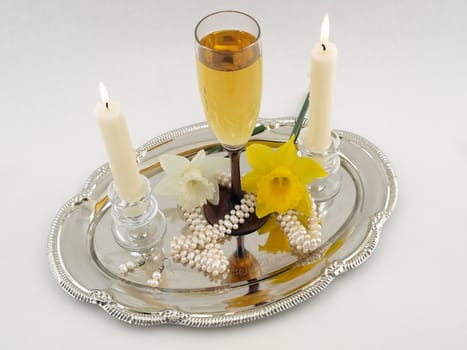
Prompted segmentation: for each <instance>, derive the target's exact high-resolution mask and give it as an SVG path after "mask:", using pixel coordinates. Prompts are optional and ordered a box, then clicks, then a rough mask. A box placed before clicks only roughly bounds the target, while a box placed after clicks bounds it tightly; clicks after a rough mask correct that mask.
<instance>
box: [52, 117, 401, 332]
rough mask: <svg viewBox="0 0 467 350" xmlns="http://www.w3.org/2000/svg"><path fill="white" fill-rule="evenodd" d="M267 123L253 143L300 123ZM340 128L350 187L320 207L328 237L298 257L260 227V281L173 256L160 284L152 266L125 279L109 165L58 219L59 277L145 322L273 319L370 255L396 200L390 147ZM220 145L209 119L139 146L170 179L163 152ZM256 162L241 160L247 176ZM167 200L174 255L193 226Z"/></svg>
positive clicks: (119, 313)
mask: <svg viewBox="0 0 467 350" xmlns="http://www.w3.org/2000/svg"><path fill="white" fill-rule="evenodd" d="M258 122H259V123H261V124H263V125H265V126H266V130H265V131H264V132H262V133H260V134H258V135H255V136H254V137H252V140H255V141H257V142H267V143H272V144H280V143H281V142H285V141H286V140H287V138H288V136H289V135H290V131H291V129H292V126H293V123H294V119H280V120H279V119H270V120H266V119H260V120H259V121H258ZM337 134H338V135H339V137H340V138H341V147H340V156H341V163H342V170H343V182H342V189H341V191H340V192H339V194H338V195H337V196H336V197H335V198H334V199H333V200H332V201H329V202H326V203H321V204H319V205H318V211H319V214H320V215H321V216H322V218H323V227H322V234H323V239H322V244H321V246H320V247H319V248H318V249H317V250H315V251H314V252H313V253H312V254H310V255H308V256H305V257H303V256H301V257H299V256H296V255H293V254H291V253H289V252H281V251H279V252H272V249H265V247H270V246H271V245H268V238H269V233H263V234H258V233H253V234H250V235H248V236H246V239H245V242H246V247H247V249H248V250H249V251H250V252H251V253H252V254H253V255H254V256H255V257H256V259H257V260H258V261H259V263H260V265H261V270H262V276H261V277H260V278H258V279H257V280H255V281H254V282H251V281H250V282H247V281H242V282H236V283H228V282H219V281H217V282H216V281H212V280H210V279H209V278H207V277H206V276H204V275H203V274H201V273H199V272H196V271H194V270H191V269H190V268H188V267H185V266H183V265H181V264H179V263H175V262H173V261H172V260H171V259H170V258H169V259H166V263H165V265H166V268H165V270H164V271H163V276H162V279H161V285H160V287H159V288H157V289H153V288H151V287H149V286H148V285H147V284H146V280H147V279H148V276H150V272H151V271H149V270H146V269H145V268H144V267H143V268H141V269H138V270H137V271H135V272H134V273H131V274H128V275H126V276H124V275H122V274H120V273H119V271H118V266H119V264H121V263H123V262H125V261H127V260H128V258H129V256H128V253H126V252H125V251H123V250H122V249H121V248H120V247H119V246H117V245H116V243H115V242H114V241H113V239H112V235H111V233H110V215H109V211H108V209H109V207H110V203H109V202H108V198H107V195H106V189H107V186H108V184H109V183H110V181H111V173H110V170H109V167H108V165H104V166H102V167H100V168H98V169H97V170H96V171H95V172H94V173H93V174H92V175H91V176H90V177H89V178H88V180H87V181H86V183H85V184H84V186H83V189H82V190H81V192H79V193H78V194H77V195H76V196H74V197H73V198H71V199H70V200H69V201H68V202H66V203H65V205H64V206H63V207H62V208H61V209H60V210H59V212H58V214H57V216H56V218H55V220H54V221H53V224H52V228H51V232H50V236H49V244H48V259H49V264H50V268H51V270H52V272H53V275H54V277H55V279H56V280H57V281H58V283H59V284H60V286H61V287H62V288H63V289H64V290H65V291H66V292H67V293H68V294H70V295H71V296H73V297H74V298H76V299H77V300H79V301H84V302H87V303H91V304H96V305H98V306H100V307H101V308H102V309H103V310H105V311H106V312H107V313H108V314H109V315H111V316H113V317H115V318H117V319H119V320H122V321H124V322H127V323H131V324H135V325H140V326H152V325H159V324H177V325H183V326H192V327H218V326H229V325H235V324H239V323H243V322H249V321H253V320H257V319H261V318H264V317H268V316H271V315H273V314H276V313H278V312H280V311H284V310H287V309H289V308H291V307H292V306H295V305H298V304H300V303H302V302H304V301H306V300H308V299H311V298H312V297H313V296H315V295H316V294H318V293H319V292H321V291H322V290H323V289H324V288H326V287H327V286H328V285H329V284H330V283H331V282H332V281H333V280H334V279H335V278H336V277H337V276H338V275H340V274H342V273H344V272H346V271H349V270H352V269H354V268H356V267H357V266H359V265H360V264H362V263H363V262H364V261H366V259H367V258H368V257H369V256H370V255H371V253H372V252H373V251H374V250H375V248H376V245H377V243H378V240H379V237H380V234H381V230H382V227H383V224H384V222H385V221H386V220H387V219H388V218H389V216H390V215H391V213H392V210H393V208H394V206H395V203H396V198H397V183H396V177H395V175H394V173H393V170H392V168H391V165H390V163H389V161H388V160H387V159H386V157H385V156H384V155H383V153H381V151H380V150H379V149H378V148H376V147H375V146H374V145H373V144H372V143H370V142H369V141H367V140H365V139H364V138H362V137H360V136H358V135H356V134H352V133H350V132H346V131H337ZM216 145H218V143H217V141H216V138H215V136H214V135H213V134H212V132H211V131H210V129H209V128H208V127H207V125H206V123H200V124H195V125H192V126H188V127H185V128H182V129H178V130H175V131H171V132H168V133H166V134H164V135H161V136H158V137H156V138H154V139H152V140H150V141H149V142H147V143H146V144H144V145H143V146H141V147H140V148H139V149H138V150H137V158H138V162H139V166H140V169H141V171H142V173H143V174H144V175H146V176H147V177H148V178H149V179H150V181H151V182H152V183H153V184H155V183H157V181H159V180H160V178H161V176H162V173H161V168H160V164H159V161H158V159H159V156H160V155H162V154H164V153H166V152H171V153H177V154H182V155H185V156H189V155H191V154H194V153H196V152H197V151H198V150H199V149H201V148H209V147H212V146H216ZM247 167H248V165H247V164H246V162H245V160H244V159H242V170H243V172H245V171H246V170H247ZM158 200H159V205H160V207H161V208H162V210H163V212H164V213H165V215H166V216H167V218H168V231H167V234H166V236H165V240H164V246H165V249H166V251H169V249H168V247H169V243H170V240H171V238H172V237H173V236H174V235H179V234H181V232H183V231H184V230H186V227H185V224H184V221H183V220H182V218H181V216H180V213H179V211H178V210H177V208H176V204H175V202H174V200H173V199H171V198H169V197H158ZM271 235H272V234H271ZM271 242H273V239H272V238H271V241H269V243H271ZM273 243H274V242H273ZM272 246H274V245H272ZM234 247H235V241H234V240H231V241H227V242H226V243H225V244H224V246H223V249H224V250H225V252H226V254H227V256H229V255H230V254H232V253H233V251H234ZM253 283H254V286H253V285H252V284H253ZM252 287H254V288H252Z"/></svg>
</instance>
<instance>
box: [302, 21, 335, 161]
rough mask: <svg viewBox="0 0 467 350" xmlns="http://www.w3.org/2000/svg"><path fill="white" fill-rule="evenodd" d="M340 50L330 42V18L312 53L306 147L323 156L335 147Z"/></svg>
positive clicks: (323, 26) (304, 141)
mask: <svg viewBox="0 0 467 350" xmlns="http://www.w3.org/2000/svg"><path fill="white" fill-rule="evenodd" d="M336 63H337V48H336V45H335V44H333V43H330V42H329V17H328V15H326V16H325V17H324V19H323V24H322V26H321V42H320V43H319V44H317V45H316V46H315V47H314V48H313V50H312V51H311V80H310V108H309V118H310V119H309V124H308V127H307V128H305V130H303V131H304V132H303V134H304V137H303V139H302V141H303V144H304V146H305V147H306V148H307V149H308V150H310V151H312V152H315V153H323V152H324V151H326V150H327V149H328V148H329V146H330V145H331V140H332V138H331V131H332V126H331V124H332V123H331V121H332V107H333V97H334V85H335V84H334V83H335V75H336Z"/></svg>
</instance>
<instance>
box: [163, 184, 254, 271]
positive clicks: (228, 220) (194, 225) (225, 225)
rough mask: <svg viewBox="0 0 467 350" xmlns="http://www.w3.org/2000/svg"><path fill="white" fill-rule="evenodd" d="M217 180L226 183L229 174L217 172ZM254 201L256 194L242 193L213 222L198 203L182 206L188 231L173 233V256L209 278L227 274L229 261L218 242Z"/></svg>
mask: <svg viewBox="0 0 467 350" xmlns="http://www.w3.org/2000/svg"><path fill="white" fill-rule="evenodd" d="M218 181H219V184H220V185H221V186H227V187H228V185H229V184H230V177H229V176H227V175H220V176H218ZM255 205H256V196H255V195H254V194H253V193H245V194H244V196H243V198H242V199H241V200H240V204H237V205H235V207H234V209H232V210H231V211H230V213H229V214H226V215H225V217H224V219H223V220H219V222H218V223H217V224H214V225H211V224H209V223H208V222H207V220H206V218H205V217H204V215H203V212H202V209H201V208H200V207H197V208H195V209H193V210H185V209H182V211H183V217H184V219H185V221H186V223H187V224H188V225H189V229H190V234H188V235H183V236H176V237H174V239H173V240H172V242H171V244H170V252H171V254H172V257H173V259H174V260H175V261H176V262H181V263H182V264H184V265H187V266H189V267H191V268H194V269H196V270H198V271H201V272H204V273H205V274H206V275H208V276H209V277H211V278H218V279H222V278H225V277H227V274H228V272H229V262H228V260H227V257H226V256H225V253H224V251H223V250H222V249H221V245H220V244H221V243H223V242H224V241H225V239H226V236H227V235H229V234H230V233H232V230H237V229H238V227H239V225H241V224H243V223H244V222H245V219H248V218H249V217H250V214H252V213H254V212H255Z"/></svg>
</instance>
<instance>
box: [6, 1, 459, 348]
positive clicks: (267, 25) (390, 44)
mask: <svg viewBox="0 0 467 350" xmlns="http://www.w3.org/2000/svg"><path fill="white" fill-rule="evenodd" d="M219 9H238V10H242V11H245V12H248V13H250V14H252V15H253V16H254V17H256V18H257V19H258V21H259V22H260V24H261V26H262V30H263V48H264V92H263V103H262V109H261V116H264V117H280V116H293V115H296V114H297V112H298V110H299V108H300V105H301V103H302V100H303V97H304V95H305V93H306V91H307V84H308V71H309V59H310V58H309V56H310V49H311V47H312V46H313V45H314V44H315V43H316V42H317V41H318V37H319V30H320V26H321V20H322V17H323V15H324V14H325V13H326V12H327V13H329V15H330V19H331V38H332V41H334V42H336V44H337V47H338V49H339V65H338V72H337V74H338V75H337V90H336V104H335V116H334V127H335V128H339V129H344V130H349V131H352V132H355V133H358V134H360V135H362V136H364V137H366V138H368V139H369V140H371V141H372V142H374V143H375V144H376V145H377V146H379V147H380V148H381V149H382V150H383V151H384V152H385V153H386V155H387V156H388V158H389V159H390V160H391V161H392V163H393V166H394V170H395V172H396V174H397V175H398V180H399V185H400V196H399V202H398V204H397V207H396V210H395V212H394V215H393V217H391V219H390V220H389V221H388V223H387V224H386V226H385V228H384V231H383V235H382V239H381V241H380V244H379V246H378V248H377V250H376V252H375V254H374V255H373V256H372V257H371V258H370V259H369V260H368V261H367V262H366V263H365V264H364V265H362V266H361V267H360V268H358V269H357V270H355V271H352V272H350V273H346V274H344V275H342V276H340V277H339V278H338V279H337V280H336V281H334V283H332V285H330V286H329V288H327V289H326V290H325V291H324V292H323V293H321V294H320V295H319V296H318V297H316V298H314V299H313V300H312V301H310V302H307V303H305V304H302V305H300V306H299V307H296V308H294V309H293V310H291V311H288V312H285V313H281V314H279V315H277V316H275V317H273V318H270V319H266V320H262V321H259V322H256V323H252V324H248V325H243V326H237V327H234V328H228V329H215V330H199V329H187V328H180V327H175V326H165V327H156V328H149V329H143V328H137V327H133V326H129V325H126V324H124V323H121V322H119V321H116V320H114V319H112V318H111V317H109V316H107V315H106V314H105V313H104V312H103V311H102V310H100V309H99V308H98V307H95V306H92V305H87V304H83V303H79V302H77V301H75V300H74V299H72V298H71V297H69V296H68V295H67V294H66V293H64V292H63V291H62V290H61V288H60V287H59V286H58V285H57V283H56V282H55V280H54V279H53V278H52V275H51V273H50V272H49V269H48V265H47V236H48V231H49V228H50V224H51V221H52V219H53V217H54V216H55V214H56V212H57V210H58V209H59V208H60V206H61V205H62V204H63V203H64V202H65V201H66V200H67V199H68V198H70V197H71V196H72V195H74V194H75V193H77V192H78V191H79V190H80V188H81V186H82V184H83V182H84V180H85V179H86V178H87V176H88V175H89V174H90V173H91V172H92V171H93V170H94V169H95V168H97V167H98V166H99V165H101V164H102V163H104V162H105V161H106V156H105V153H104V149H103V145H102V142H101V140H100V138H99V134H98V129H97V126H96V123H95V118H94V114H93V109H94V106H95V104H96V102H97V100H98V87H97V86H98V81H99V80H103V81H104V82H105V83H106V85H107V88H108V90H109V93H110V95H111V97H113V99H114V100H118V101H120V102H121V104H122V106H123V109H124V111H125V113H126V116H127V120H128V124H129V127H130V129H131V134H132V138H133V142H134V144H135V146H138V145H141V144H142V143H144V142H145V141H147V140H148V139H150V138H152V137H154V136H157V135H158V134H160V133H163V132H165V131H169V130H172V129H174V128H178V127H181V126H184V125H187V124H191V123H195V122H199V121H202V120H203V119H204V116H203V113H202V109H201V104H200V101H199V96H198V91H197V82H196V71H195V61H194V50H193V47H194V43H193V29H194V26H195V24H196V23H197V21H198V20H199V19H200V18H201V17H203V16H204V15H206V14H208V13H210V12H213V11H215V10H219ZM466 33H467V3H466V2H465V1H386V2H383V1H369V0H368V1H362V0H361V1H342V2H338V1H329V2H325V1H310V0H308V1H292V0H289V1H277V0H274V1H271V0H269V1H244V0H237V1H235V2H232V1H214V0H213V1H180V0H177V1H155V0H153V1H149V0H147V1H121V0H119V1H91V0H87V1H52V0H47V1H29V2H27V1H9V0H6V1H5V0H1V2H0V118H1V119H0V120H1V127H0V142H1V147H0V149H1V151H0V152H1V158H0V189H1V193H2V195H3V196H2V198H1V204H0V209H1V213H2V216H1V218H2V221H1V223H2V224H1V225H2V227H1V229H0V232H1V238H0V247H1V248H0V257H1V266H2V274H1V276H2V282H1V290H0V293H1V299H0V301H1V308H0V310H1V317H0V348H1V349H20V348H21V349H26V348H30V349H32V348H48V349H65V348H66V349H84V348H98V346H99V347H102V348H105V349H130V348H132V349H143V348H144V349H149V348H152V349H155V348H157V349H169V348H171V349H175V348H177V349H182V348H187V349H188V348H189V349H201V348H203V349H208V348H223V349H234V348H236V349H240V348H248V347H250V346H251V347H253V346H255V347H256V348H258V347H260V346H261V347H263V346H268V347H270V348H277V349H279V348H288V349H291V348H295V347H299V346H300V347H303V348H309V349H327V348H329V349H332V348H334V349H335V348H342V349H344V348H349V349H352V348H355V349H356V348H363V349H365V348H367V349H369V348H377V349H395V348H400V349H414V348H422V347H423V348H424V349H439V348H440V347H441V346H443V348H453V349H465V348H467V335H466V328H467V300H466V296H467V281H466V276H467V274H466V265H467V264H466V259H465V256H466V251H467V238H466V237H467V222H466V220H467V219H466V216H467V215H466V214H467V210H466V209H467V205H466V204H465V203H466V200H467V185H466V180H467V176H466V173H467V156H466V150H467V138H466V136H465V135H466V132H467V129H466V128H467V124H466V119H467V114H466V103H467V37H466V35H467V34H466Z"/></svg>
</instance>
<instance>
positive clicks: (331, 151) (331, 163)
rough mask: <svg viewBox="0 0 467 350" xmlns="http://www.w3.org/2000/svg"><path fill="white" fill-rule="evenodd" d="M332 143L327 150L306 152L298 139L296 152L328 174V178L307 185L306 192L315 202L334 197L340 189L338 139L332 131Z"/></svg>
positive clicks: (340, 175)
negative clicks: (315, 163) (316, 163)
mask: <svg viewBox="0 0 467 350" xmlns="http://www.w3.org/2000/svg"><path fill="white" fill-rule="evenodd" d="M331 135H332V141H331V144H330V146H329V148H328V149H327V150H326V151H324V152H322V153H316V152H312V151H310V150H308V149H307V148H306V147H305V145H304V143H303V142H302V140H301V138H300V137H299V138H298V141H297V145H298V151H299V153H300V155H301V156H302V157H308V158H311V159H313V160H314V161H316V162H318V163H319V164H320V165H321V166H322V167H323V168H324V169H325V170H326V172H327V173H328V176H327V177H325V178H322V179H318V180H315V181H313V182H312V183H310V184H309V185H308V192H309V193H310V195H311V196H312V198H313V199H314V200H315V201H316V202H324V201H327V200H330V199H331V198H333V197H335V196H336V195H337V193H339V190H340V188H341V183H342V172H341V171H340V167H341V161H340V157H339V153H338V152H339V145H340V138H339V136H338V135H337V134H336V133H335V132H334V131H333V132H332V133H331Z"/></svg>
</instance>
